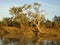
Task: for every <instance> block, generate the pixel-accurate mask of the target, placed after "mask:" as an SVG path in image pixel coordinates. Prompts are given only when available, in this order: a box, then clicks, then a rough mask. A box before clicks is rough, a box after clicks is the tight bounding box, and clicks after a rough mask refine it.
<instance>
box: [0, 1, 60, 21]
mask: <svg viewBox="0 0 60 45" xmlns="http://www.w3.org/2000/svg"><path fill="white" fill-rule="evenodd" d="M34 2H38V3H41V9H44V10H46V11H47V13H48V15H46V18H47V19H52V17H54V16H55V15H57V16H60V0H0V20H1V19H2V17H10V14H9V11H8V10H9V8H11V7H12V6H21V5H24V4H33V3H34Z"/></svg>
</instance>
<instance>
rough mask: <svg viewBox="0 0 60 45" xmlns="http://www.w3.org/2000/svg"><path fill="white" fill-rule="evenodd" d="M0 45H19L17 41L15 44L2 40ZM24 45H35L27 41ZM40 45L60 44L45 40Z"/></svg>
mask: <svg viewBox="0 0 60 45" xmlns="http://www.w3.org/2000/svg"><path fill="white" fill-rule="evenodd" d="M0 45H18V42H17V41H15V42H12V41H11V42H10V41H9V40H1V39H0ZM24 45H34V43H33V42H30V41H27V43H26V44H24ZM39 45H60V43H59V44H57V42H56V41H50V40H43V41H41V42H39Z"/></svg>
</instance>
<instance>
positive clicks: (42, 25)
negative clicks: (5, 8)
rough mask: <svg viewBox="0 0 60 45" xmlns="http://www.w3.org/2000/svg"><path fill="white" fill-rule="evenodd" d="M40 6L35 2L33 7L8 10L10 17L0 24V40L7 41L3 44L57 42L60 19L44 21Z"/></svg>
mask: <svg viewBox="0 0 60 45" xmlns="http://www.w3.org/2000/svg"><path fill="white" fill-rule="evenodd" d="M40 6H41V4H38V3H36V2H35V3H34V4H33V5H27V4H25V5H23V6H21V7H12V8H10V10H9V12H10V14H11V15H12V17H11V18H4V19H3V20H2V21H1V22H0V38H1V39H2V40H3V39H5V40H6V41H7V42H6V41H4V42H5V43H9V42H10V43H11V42H15V41H18V42H19V43H18V45H25V44H26V43H28V42H31V43H33V44H34V45H37V43H38V42H39V41H40V40H44V39H47V40H59V39H60V38H59V37H60V17H57V16H55V17H54V18H53V21H50V20H46V19H45V17H44V16H45V15H46V12H45V10H41V11H40V10H39V8H40ZM33 10H34V11H33ZM43 12H44V14H43ZM49 37H52V38H53V39H52V38H51V39H49ZM55 37H56V38H55ZM8 40H9V41H8ZM11 45H12V44H11Z"/></svg>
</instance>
